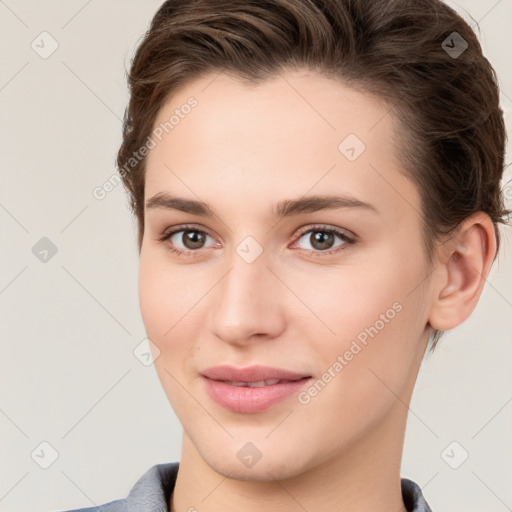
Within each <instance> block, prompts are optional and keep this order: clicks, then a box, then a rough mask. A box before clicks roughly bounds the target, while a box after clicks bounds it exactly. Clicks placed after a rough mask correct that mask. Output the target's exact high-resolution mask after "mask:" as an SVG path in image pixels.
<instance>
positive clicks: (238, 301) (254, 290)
mask: <svg viewBox="0 0 512 512" xmlns="http://www.w3.org/2000/svg"><path fill="white" fill-rule="evenodd" d="M284 288H285V286H284V285H283V283H282V282H281V281H280V280H279V279H278V278H277V277H276V271H275V270H274V269H271V268H269V262H268V259H267V258H266V257H265V253H263V254H261V255H260V256H259V257H258V258H257V259H256V260H255V261H252V262H251V263H248V262H247V261H245V260H244V259H243V258H242V257H240V256H239V255H238V254H237V253H235V252H234V254H233V257H232V258H231V259H230V264H229V269H228V270H227V272H225V273H224V276H223V277H222V278H221V281H220V283H219V284H218V286H217V287H216V290H215V293H213V294H211V299H210V300H211V301H212V304H213V306H212V308H211V309H210V311H211V315H210V330H211V333H212V334H213V335H215V336H217V337H218V338H220V339H221V340H223V341H225V342H226V343H229V344H232V345H239V346H242V345H244V344H246V343H247V342H248V341H250V340H251V339H254V338H255V337H256V336H258V337H259V338H260V339H267V338H269V339H271V338H275V337H277V336H279V334H280V333H281V332H282V331H283V330H284V329H285V311H284V304H285V302H284V301H285V292H286V291H285V289H284Z"/></svg>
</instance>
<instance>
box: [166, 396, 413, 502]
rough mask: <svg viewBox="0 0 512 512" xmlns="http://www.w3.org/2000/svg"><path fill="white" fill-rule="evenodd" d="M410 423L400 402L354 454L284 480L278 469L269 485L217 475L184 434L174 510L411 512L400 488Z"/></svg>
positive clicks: (326, 460)
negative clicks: (407, 431) (407, 424)
mask: <svg viewBox="0 0 512 512" xmlns="http://www.w3.org/2000/svg"><path fill="white" fill-rule="evenodd" d="M406 417H407V407H406V406H405V405H404V403H403V402H401V401H399V400H397V401H396V402H395V404H394V406H393V408H392V409H391V410H390V411H389V413H388V415H387V416H386V417H385V418H384V419H383V420H382V421H381V422H380V423H379V424H378V425H377V426H376V427H374V428H373V429H372V430H371V431H370V432H367V433H365V434H363V435H362V436H361V437H360V438H359V439H358V440H357V441H355V442H354V443H353V444H352V445H351V446H350V448H348V449H346V450H342V451H340V452H339V453H335V454H330V456H329V455H327V456H326V457H325V458H324V460H321V461H320V462H319V463H311V465H310V466H309V467H308V468H307V470H306V471H302V472H299V471H298V472H297V474H295V475H293V476H291V477H287V478H284V479H279V478H276V477H275V475H279V468H278V467H270V466H269V467H268V468H265V469H266V470H267V472H266V474H268V475H269V478H268V479H265V481H254V480H236V479H233V478H229V476H228V475H229V473H230V472H229V471H228V472H227V474H225V473H220V472H218V471H215V470H214V469H213V468H212V466H210V465H209V464H208V463H206V462H205V460H204V459H203V457H201V454H200V453H199V452H198V451H197V449H196V448H195V445H194V443H193V442H192V440H191V439H190V438H189V437H188V436H187V435H186V433H184V434H183V444H182V455H181V459H180V467H179V471H178V476H177V480H176V485H175V488H174V492H173V494H172V496H171V503H170V510H171V512H186V511H192V510H196V509H197V510H200V511H201V512H219V511H220V510H222V511H231V510H233V511H235V510H236V511H239V510H244V511H245V512H260V511H261V510H265V511H266V512H289V511H291V510H299V509H303V510H322V511H325V512H330V511H332V512H334V511H338V510H343V511H346V512H363V511H364V512H366V511H368V510H381V511H383V512H384V511H389V512H407V511H406V508H405V506H404V504H403V501H402V493H401V484H400V462H401V457H402V447H403V441H404V435H405V423H406ZM263 460H264V459H262V460H261V461H259V463H258V464H260V463H262V462H263ZM212 465H214V464H212Z"/></svg>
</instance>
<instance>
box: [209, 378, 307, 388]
mask: <svg viewBox="0 0 512 512" xmlns="http://www.w3.org/2000/svg"><path fill="white" fill-rule="evenodd" d="M309 378H310V377H300V378H297V379H267V380H259V381H256V382H240V381H234V380H219V381H218V382H224V383H226V384H229V385H230V386H237V387H244V388H262V387H264V386H275V385H276V384H282V383H285V382H296V381H298V380H304V379H309ZM213 380H217V379H213Z"/></svg>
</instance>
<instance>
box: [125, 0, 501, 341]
mask: <svg viewBox="0 0 512 512" xmlns="http://www.w3.org/2000/svg"><path fill="white" fill-rule="evenodd" d="M456 44H457V47H456ZM466 45H467V48H466ZM450 48H456V49H457V50H459V51H458V52H456V53H454V52H453V51H450ZM461 49H462V50H463V51H462V52H461V53H460V54H457V53H459V52H460V50H461ZM286 68H306V69H311V70H315V71H319V72H321V73H324V74H325V75H327V76H330V77H333V78H336V79H339V80H340V81H341V82H342V83H344V84H346V85H348V86H357V87H358V88H359V89H360V90H363V91H365V92H367V93H370V94H373V95H376V96H378V97H380V98H382V99H383V100H384V101H386V102H387V103H388V104H389V105H390V110H391V111H393V113H394V114H395V115H396V117H397V119H399V120H400V121H401V123H402V126H403V128H404V129H403V133H404V136H403V137H401V138H400V139H401V140H399V141H397V142H398V146H399V147H398V150H399V151H400V153H399V154H400V156H401V159H402V161H403V163H404V171H405V172H406V173H407V175H408V176H409V177H410V178H411V179H412V181H413V182H414V183H415V184H416V186H417V187H418V190H419V193H420V196H421V200H422V205H421V206H422V211H421V218H422V227H423V235H424V237H423V238H424V240H425V247H426V254H427V256H428V259H429V260H430V259H431V257H432V254H433V249H434V247H435V242H436V241H437V240H439V239H440V238H441V237H442V236H444V235H447V234H449V233H450V232H451V231H452V230H454V229H456V228H457V227H458V226H459V225H460V222H461V221H462V220H464V219H465V218H466V217H468V216H469V215H470V214H472V213H474V212H477V211H482V212H485V213H486V214H488V215H489V216H490V218H491V219H492V221H493V223H494V226H495V233H496V239H497V243H498V247H499V231H498V229H497V223H499V222H502V223H503V222H505V221H504V217H505V216H506V215H507V214H509V213H510V211H509V210H506V209H505V207H504V203H503V198H502V194H501V190H500V181H501V178H502V174H503V168H504V153H505V139H506V135H505V125H504V120H503V112H502V110H501V109H500V106H499V89H498V84H497V79H496V76H495V72H494V69H493V68H492V66H491V65H490V63H489V61H488V60H487V59H486V58H485V57H484V56H483V54H482V49H481V47H480V44H479V42H478V39H477V37H476V35H475V33H474V32H473V30H472V29H471V27H470V26H469V25H468V24H467V23H466V22H465V21H464V20H463V19H462V18H461V17H460V16H459V15H458V14H457V13H456V12H455V11H454V10H453V9H451V8H450V7H448V6H447V5H446V4H444V3H442V2H441V1H439V0H380V1H378V2H377V1H374V0H167V1H166V2H164V3H163V4H162V5H161V7H160V8H159V10H158V11H157V12H156V14H155V16H154V17H153V20H152V22H151V25H150V28H149V30H148V31H147V32H146V34H145V36H144V38H143V40H142V41H141V43H140V44H139V46H138V48H137V51H136V53H135V55H134V58H133V60H132V63H131V68H130V71H129V74H128V82H129V88H130V101H129V105H128V107H127V109H126V112H125V117H124V125H123V142H122V145H121V147H120V149H119V152H118V156H117V165H118V168H119V171H120V174H121V177H122V179H123V183H124V185H125V187H126V189H127V190H128V192H129V197H130V206H131V208H132V210H133V212H134V213H135V215H136V217H137V220H138V230H139V233H138V235H139V237H138V245H139V250H140V247H141V245H142V239H143V234H144V182H145V158H143V159H140V160H137V161H136V162H135V164H134V165H133V168H131V169H129V171H127V167H126V162H127V161H128V160H129V159H130V158H132V157H133V154H134V153H135V152H137V150H138V149H139V148H141V147H142V146H143V145H144V143H145V141H146V140H147V138H148V136H149V135H150V133H151V132H152V130H153V128H154V126H153V125H154V122H155V119H156V116H157V114H158V112H159V111H160V109H161V107H162V106H163V105H164V103H165V102H166V101H167V99H168V98H169V97H170V96H171V95H172V94H173V92H175V91H176V90H177V89H178V87H182V86H184V85H186V84H187V83H189V82H191V81H193V80H195V79H197V78H199V77H202V76H204V75H206V74H208V73H213V72H219V71H224V72H226V73H229V74H231V75H233V76H235V77H237V78H238V79H240V80H242V81H244V80H245V81H248V82H250V83H258V82H262V81H264V80H266V79H269V78H271V77H274V76H276V75H277V74H278V73H279V72H280V71H281V70H283V69H286ZM439 336H440V333H439V332H438V331H435V333H434V346H435V343H437V340H438V338H439Z"/></svg>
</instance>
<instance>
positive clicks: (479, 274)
mask: <svg viewBox="0 0 512 512" xmlns="http://www.w3.org/2000/svg"><path fill="white" fill-rule="evenodd" d="M495 253H496V234H495V229H494V225H493V223H492V220H491V219H490V217H489V216H488V215H486V214H484V213H482V212H478V213H475V214H473V215H471V216H470V217H468V218H467V219H466V220H465V221H463V223H462V224H461V227H460V229H459V230H458V231H457V233H456V234H455V235H454V236H453V237H452V238H450V239H449V240H448V241H446V242H444V243H443V244H442V246H440V247H439V266H440V272H439V273H438V277H437V278H436V279H435V282H434V289H433V301H432V306H431V311H430V315H429V325H430V326H431V327H433V328H434V329H437V330H439V331H447V330H450V329H453V328H455V327H457V326H458V325H460V324H461V323H462V322H464V321H465V320H466V319H467V318H468V317H469V316H470V315H471V313H472V312H473V310H474V309H475V307H476V305H477V303H478V299H479V298H480V295H481V293H482V289H483V287H484V284H485V280H486V277H487V274H488V273H489V270H490V267H491V265H492V262H493V260H494V256H495Z"/></svg>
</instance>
